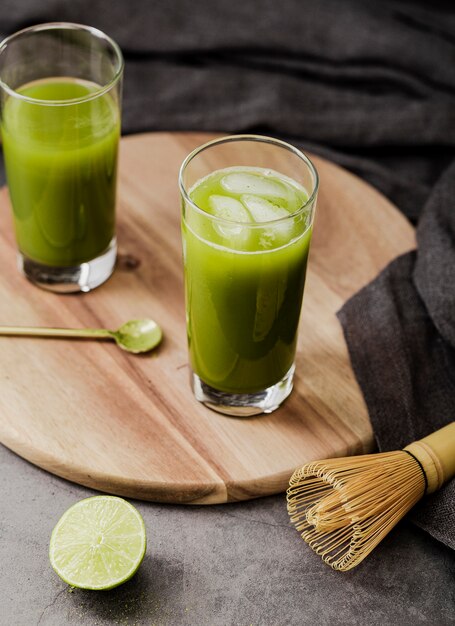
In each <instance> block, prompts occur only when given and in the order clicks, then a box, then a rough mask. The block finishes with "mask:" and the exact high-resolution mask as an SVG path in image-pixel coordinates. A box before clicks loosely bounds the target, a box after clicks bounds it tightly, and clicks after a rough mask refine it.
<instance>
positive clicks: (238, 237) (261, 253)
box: [182, 167, 311, 393]
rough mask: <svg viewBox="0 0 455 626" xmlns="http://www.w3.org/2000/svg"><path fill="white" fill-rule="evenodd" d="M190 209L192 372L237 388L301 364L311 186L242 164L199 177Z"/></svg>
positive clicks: (251, 387)
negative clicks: (299, 342)
mask: <svg viewBox="0 0 455 626" xmlns="http://www.w3.org/2000/svg"><path fill="white" fill-rule="evenodd" d="M189 195H190V198H191V200H192V201H193V203H194V204H195V205H196V206H197V207H198V209H196V208H194V207H190V208H188V207H186V208H185V206H184V211H183V221H182V224H183V226H182V227H183V249H184V263H185V278H186V280H185V283H186V304H187V329H188V341H189V354H190V362H191V367H192V369H193V371H194V372H195V373H196V374H197V375H198V376H199V378H200V379H201V380H202V381H203V382H204V383H206V384H208V385H210V386H211V387H214V388H215V389H217V390H220V391H223V392H230V393H254V392H257V391H260V390H264V389H265V388H267V387H270V386H272V385H274V384H276V383H277V382H279V381H280V380H281V379H282V378H283V377H284V376H285V375H286V374H287V373H288V371H289V370H290V368H291V367H292V365H293V361H294V356H295V348H296V341H297V327H298V322H299V316H300V308H301V302H302V295H303V288H304V283H305V273H306V265H307V258H308V250H309V245H310V239H311V207H309V208H308V210H306V209H302V207H303V206H304V205H305V203H306V202H307V200H308V194H307V192H306V190H305V189H304V188H303V187H302V186H301V185H299V184H298V183H297V182H296V181H294V180H292V179H290V178H288V177H286V176H284V175H281V174H280V173H278V172H276V171H273V170H266V169H261V168H251V167H234V168H228V169H223V170H217V171H215V172H213V173H212V174H210V175H209V176H207V177H205V178H203V179H201V180H199V181H197V183H196V184H195V185H193V187H192V188H191V190H190V192H189Z"/></svg>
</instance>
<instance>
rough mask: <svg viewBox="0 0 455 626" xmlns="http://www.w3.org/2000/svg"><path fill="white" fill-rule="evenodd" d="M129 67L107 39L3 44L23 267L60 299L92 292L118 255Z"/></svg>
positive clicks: (78, 32)
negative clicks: (117, 197)
mask: <svg viewBox="0 0 455 626" xmlns="http://www.w3.org/2000/svg"><path fill="white" fill-rule="evenodd" d="M122 74H123V59H122V54H121V52H120V49H119V47H118V46H117V44H116V43H115V42H114V41H112V39H110V38H109V37H107V36H106V35H104V34H103V33H102V32H101V31H98V30H96V29H94V28H91V27H88V26H82V25H79V24H67V23H60V22H59V23H51V24H40V25H38V26H32V27H31V28H26V29H25V30H22V31H20V32H18V33H16V34H14V35H12V36H10V37H8V38H7V39H5V40H4V41H3V42H2V43H1V44H0V127H1V134H2V139H3V150H4V156H5V166H6V177H7V182H8V187H9V194H10V199H11V204H12V208H13V218H14V226H15V231H16V239H17V243H18V247H19V266H20V268H21V269H22V271H23V272H24V274H25V275H26V276H27V278H28V279H29V280H31V281H32V282H33V283H35V284H37V285H39V286H41V287H43V288H45V289H50V290H52V291H58V292H69V291H89V290H91V289H93V288H94V287H97V286H98V285H100V284H101V283H103V282H104V281H105V280H106V279H107V278H109V276H110V275H111V273H112V271H113V268H114V264H115V257H116V240H115V192H116V173H117V152H118V142H119V136H120V102H121V83H122Z"/></svg>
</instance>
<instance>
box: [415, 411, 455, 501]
mask: <svg viewBox="0 0 455 626" xmlns="http://www.w3.org/2000/svg"><path fill="white" fill-rule="evenodd" d="M405 450H407V451H408V452H410V453H411V454H412V455H413V456H415V457H416V458H417V459H418V461H419V462H420V464H421V466H422V468H423V470H424V472H425V475H426V478H427V484H428V486H427V490H426V493H433V492H434V491H437V490H438V489H439V488H440V487H442V485H443V484H444V483H445V482H447V481H448V480H450V479H451V478H452V477H453V476H455V422H451V423H450V424H448V425H447V426H444V428H441V429H440V430H437V431H436V432H435V433H432V434H431V435H428V436H427V437H424V438H423V439H420V440H419V441H414V443H411V444H409V445H408V446H406V448H405Z"/></svg>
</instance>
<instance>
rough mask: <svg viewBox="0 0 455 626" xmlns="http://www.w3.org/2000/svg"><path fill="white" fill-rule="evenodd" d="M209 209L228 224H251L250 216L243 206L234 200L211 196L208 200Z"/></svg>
mask: <svg viewBox="0 0 455 626" xmlns="http://www.w3.org/2000/svg"><path fill="white" fill-rule="evenodd" d="M209 206H210V209H211V211H212V213H213V215H215V216H216V217H221V218H223V219H224V220H229V221H230V222H251V221H252V220H251V216H250V214H249V213H248V211H247V210H246V209H245V207H244V206H243V204H242V203H241V202H239V201H238V200H235V198H229V197H227V196H218V195H213V196H210V198H209Z"/></svg>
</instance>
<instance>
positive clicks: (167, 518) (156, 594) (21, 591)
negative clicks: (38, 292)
mask: <svg viewBox="0 0 455 626" xmlns="http://www.w3.org/2000/svg"><path fill="white" fill-rule="evenodd" d="M4 365H5V364H3V366H4ZM92 494H93V492H92V491H90V490H88V489H85V488H83V487H79V486H77V485H74V484H71V483H69V482H66V481H64V480H61V479H59V478H56V477H55V476H52V475H50V474H48V473H46V472H44V471H42V470H40V469H38V468H36V467H34V466H32V465H30V464H29V463H27V462H26V461H24V460H22V459H21V458H19V457H18V456H16V455H15V454H13V453H12V452H10V451H9V450H7V449H6V448H4V447H2V446H0V501H1V509H0V564H1V566H0V590H1V598H0V624H1V625H2V626H38V625H40V626H65V625H67V624H69V625H78V626H85V625H87V626H95V625H97V626H101V625H105V624H119V625H125V626H133V625H137V626H142V625H144V626H145V625H147V626H152V625H156V626H161V625H163V626H164V625H166V626H169V625H170V626H180V625H182V626H186V625H191V626H206V625H207V626H231V625H232V626H234V625H235V626H259V625H267V626H269V625H270V626H272V625H273V626H287V625H300V624H302V625H306V624H311V625H312V626H320V625H321V626H322V625H325V624H330V625H331V626H334V625H337V624H340V625H348V624H349V625H359V626H360V625H362V626H366V625H370V624H371V625H376V624H378V625H379V624H380V625H381V626H383V625H387V624H395V625H399V626H402V625H403V626H404V625H409V626H411V625H414V624H434V625H435V626H445V625H448V624H454V623H455V553H454V552H452V551H451V550H449V549H448V548H446V547H444V546H443V545H442V544H440V543H438V542H436V541H435V540H433V539H431V538H430V537H429V536H428V535H426V534H424V533H423V532H422V531H420V530H418V529H417V528H414V527H413V526H411V525H410V524H407V523H406V522H404V523H401V524H400V525H399V526H398V527H397V528H396V529H395V530H394V531H392V533H391V535H389V537H388V538H386V539H385V541H384V542H383V543H382V545H381V546H379V547H378V548H377V550H376V551H375V552H374V553H373V554H372V555H371V556H370V557H369V558H368V559H367V560H366V561H364V563H363V564H362V565H360V566H359V567H358V568H357V569H356V570H353V571H351V572H347V573H340V572H334V571H332V570H331V569H330V568H329V567H327V565H325V564H324V563H322V561H320V559H319V557H317V556H316V555H315V554H313V552H312V551H311V550H310V549H309V548H308V547H307V546H306V545H305V544H304V542H303V541H302V540H301V539H300V537H299V535H298V533H297V532H296V531H295V530H294V528H293V527H291V526H290V523H289V521H288V516H287V512H286V507H285V501H284V496H276V497H272V498H265V499H261V500H255V501H251V502H245V503H240V504H229V505H218V506H211V507H201V506H198V507H184V506H173V505H159V504H151V503H142V502H137V503H135V504H136V505H137V507H138V509H139V510H140V512H141V513H142V515H143V516H144V520H145V524H146V527H147V536H148V549H147V555H146V557H145V560H144V562H143V564H142V565H141V568H140V569H139V572H138V573H137V574H136V576H135V577H134V578H133V579H132V580H131V581H129V582H128V583H126V584H125V585H123V586H121V587H118V588H117V589H114V590H112V591H108V592H89V591H82V590H74V591H72V592H70V590H69V588H68V587H67V586H66V585H65V584H64V583H63V582H62V581H61V580H60V579H59V578H58V577H57V576H56V575H55V574H54V572H53V571H52V569H51V567H50V565H49V559H48V545H49V537H50V533H51V530H52V528H53V526H54V524H55V523H56V522H57V520H58V518H59V517H60V515H61V514H62V513H63V512H64V511H65V510H66V509H67V508H68V507H69V506H70V505H71V504H73V503H74V502H75V501H76V500H78V499H80V498H84V497H87V496H89V495H92Z"/></svg>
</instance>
